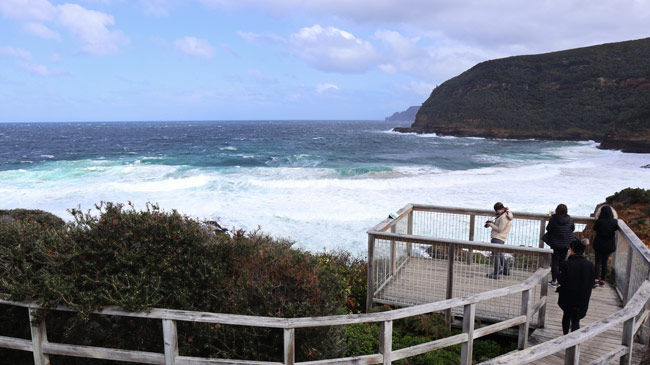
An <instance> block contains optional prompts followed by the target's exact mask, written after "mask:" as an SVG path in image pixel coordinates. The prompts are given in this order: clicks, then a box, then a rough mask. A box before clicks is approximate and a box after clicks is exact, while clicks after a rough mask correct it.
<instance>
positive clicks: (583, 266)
mask: <svg viewBox="0 0 650 365" xmlns="http://www.w3.org/2000/svg"><path fill="white" fill-rule="evenodd" d="M588 244H589V240H588V239H583V240H579V239H577V238H574V239H573V241H572V242H571V245H570V246H571V251H572V253H573V254H572V255H571V256H569V258H568V259H567V260H566V261H564V262H562V263H561V264H560V272H559V274H558V277H557V280H558V283H559V287H558V288H557V292H558V301H557V304H558V305H559V306H560V308H561V309H562V312H563V315H562V332H563V333H564V334H565V335H566V334H568V333H569V330H571V331H576V330H578V329H579V328H580V320H581V319H582V318H584V317H585V316H586V315H587V310H588V309H589V299H590V297H591V289H592V286H593V282H594V279H595V277H596V274H595V272H594V264H592V263H591V261H589V260H587V259H586V258H585V256H584V252H585V248H586V247H587V245H588Z"/></svg>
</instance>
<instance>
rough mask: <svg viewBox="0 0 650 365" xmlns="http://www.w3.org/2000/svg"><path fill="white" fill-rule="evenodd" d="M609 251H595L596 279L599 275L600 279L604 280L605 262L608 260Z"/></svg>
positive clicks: (605, 273)
mask: <svg viewBox="0 0 650 365" xmlns="http://www.w3.org/2000/svg"><path fill="white" fill-rule="evenodd" d="M609 255H611V253H602V252H598V251H596V279H598V276H600V280H603V281H604V280H605V277H606V276H607V262H608V261H609Z"/></svg>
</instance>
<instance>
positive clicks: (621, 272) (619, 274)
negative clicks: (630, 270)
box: [614, 233, 630, 295]
mask: <svg viewBox="0 0 650 365" xmlns="http://www.w3.org/2000/svg"><path fill="white" fill-rule="evenodd" d="M629 251H630V245H629V243H628V242H627V240H626V239H625V237H623V235H621V234H620V233H619V234H618V235H617V239H616V260H615V262H614V272H615V275H616V290H617V291H618V293H619V295H623V294H624V293H625V289H624V288H625V284H626V283H625V279H626V276H627V256H628V255H629Z"/></svg>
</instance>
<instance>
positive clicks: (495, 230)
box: [490, 210, 514, 242]
mask: <svg viewBox="0 0 650 365" xmlns="http://www.w3.org/2000/svg"><path fill="white" fill-rule="evenodd" d="M512 218H514V216H513V215H512V212H511V211H509V210H508V211H506V212H504V213H501V214H500V215H499V216H497V218H496V219H495V220H494V223H490V227H492V232H491V233H490V238H496V239H499V240H501V241H503V242H505V241H506V238H508V233H510V228H511V227H512Z"/></svg>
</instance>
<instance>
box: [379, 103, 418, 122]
mask: <svg viewBox="0 0 650 365" xmlns="http://www.w3.org/2000/svg"><path fill="white" fill-rule="evenodd" d="M418 110H420V107H419V106H412V107H409V108H408V109H406V110H404V111H402V112H395V113H393V115H391V116H390V117H386V118H385V120H386V121H387V122H411V123H412V122H413V121H415V115H416V114H417V112H418Z"/></svg>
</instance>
